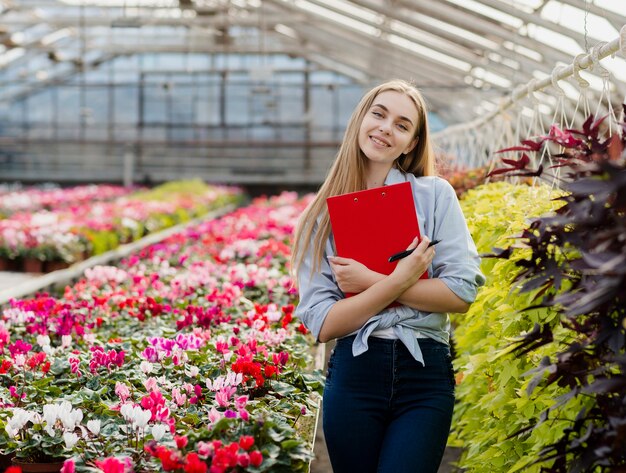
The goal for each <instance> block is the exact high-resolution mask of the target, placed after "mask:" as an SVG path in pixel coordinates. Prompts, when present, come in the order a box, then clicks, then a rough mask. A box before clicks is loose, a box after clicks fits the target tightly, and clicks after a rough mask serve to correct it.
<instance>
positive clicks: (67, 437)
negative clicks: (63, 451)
mask: <svg viewBox="0 0 626 473" xmlns="http://www.w3.org/2000/svg"><path fill="white" fill-rule="evenodd" d="M79 439H80V437H78V435H76V434H75V433H74V432H64V433H63V440H64V441H65V447H66V448H67V449H68V450H71V449H72V448H74V445H76V444H77V443H78V440H79Z"/></svg>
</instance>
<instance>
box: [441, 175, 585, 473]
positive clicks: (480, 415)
mask: <svg viewBox="0 0 626 473" xmlns="http://www.w3.org/2000/svg"><path fill="white" fill-rule="evenodd" d="M558 195H559V194H558V191H552V190H551V189H550V188H549V187H547V186H538V187H531V186H526V185H515V184H511V183H506V182H498V183H491V184H487V185H483V186H480V187H478V188H476V189H472V190H470V191H468V193H467V195H466V196H465V198H464V199H463V201H462V206H463V210H464V213H465V216H466V218H467V221H468V225H469V228H470V232H471V233H472V235H473V238H474V241H475V242H476V246H477V248H478V252H479V253H481V254H487V253H491V252H492V251H493V249H494V248H503V247H508V246H510V245H511V244H512V243H514V240H512V237H513V236H515V235H519V234H520V233H521V232H522V230H523V229H525V228H526V227H527V223H528V219H529V218H531V217H535V216H538V215H542V214H546V213H549V212H552V211H554V210H556V209H557V208H558V207H560V206H561V205H563V203H562V201H555V200H553V199H555V198H556V197H558ZM528 254H529V251H528V250H526V249H523V248H522V249H520V250H518V251H516V252H515V253H514V255H513V256H512V257H511V258H510V259H507V260H505V259H493V258H484V259H483V260H482V266H481V267H482V271H483V272H484V274H485V276H486V277H487V282H486V284H485V286H484V287H483V288H482V289H481V290H480V292H479V294H478V297H477V300H476V302H474V304H473V305H472V306H471V308H470V310H469V311H468V312H467V313H466V314H463V315H455V316H453V323H454V326H455V331H454V336H455V342H456V350H457V358H456V360H455V368H456V370H457V382H458V385H457V399H458V405H457V408H456V410H455V419H454V425H453V434H452V437H451V443H452V444H456V445H458V446H461V447H463V455H462V458H461V460H460V465H461V466H462V467H463V468H465V469H466V470H467V471H468V472H481V473H482V472H485V471H490V472H507V473H513V472H515V471H525V472H533V471H537V472H538V471H540V468H541V465H538V464H533V462H534V461H535V460H536V458H537V454H538V453H539V452H540V451H541V450H542V449H543V448H545V447H546V446H548V445H550V444H551V443H553V442H554V440H555V439H556V438H558V437H559V436H560V435H561V434H562V432H563V430H564V429H565V428H567V427H569V426H570V425H571V422H572V421H573V420H574V418H575V416H576V414H577V413H578V412H579V410H580V408H581V403H582V402H583V401H582V400H580V399H577V400H569V401H567V402H564V403H563V405H562V406H561V407H560V408H558V409H557V411H558V416H555V418H554V419H552V420H550V421H549V422H545V423H543V424H542V425H540V426H539V427H538V428H536V429H535V430H530V429H529V426H530V425H531V423H532V422H536V421H535V419H536V418H538V417H539V416H540V413H541V412H544V411H545V410H546V409H548V408H549V407H554V406H556V405H557V404H558V403H559V399H558V398H559V396H560V395H562V394H564V393H565V392H566V391H565V390H564V389H563V388H561V387H559V386H558V385H556V384H555V385H551V386H549V387H547V388H545V389H542V390H535V391H533V392H532V395H529V394H527V388H528V385H529V383H530V382H531V381H532V379H533V376H532V371H533V370H536V369H537V368H538V367H539V366H540V363H541V360H542V358H543V357H544V356H545V355H546V354H548V353H550V352H551V351H552V352H553V351H554V347H553V345H554V344H559V343H561V342H562V341H563V338H564V337H565V336H566V332H565V330H564V329H563V328H562V326H561V324H560V323H559V315H558V312H557V311H555V310H554V309H553V308H545V307H541V308H535V309H530V310H525V309H527V308H528V307H531V306H534V305H536V301H535V300H534V299H535V297H536V296H537V292H538V290H533V291H530V292H524V293H520V292H519V289H520V287H519V285H518V284H517V283H515V282H514V278H515V276H516V274H517V273H518V271H519V270H518V268H517V267H516V265H515V263H516V261H518V260H521V259H523V258H524V257H527V256H528ZM536 324H541V325H547V326H550V327H552V335H551V336H552V337H553V341H552V342H551V343H548V344H547V345H545V346H543V347H541V348H540V349H538V350H535V351H532V352H530V351H528V350H524V351H522V352H517V353H516V354H512V353H511V351H512V348H513V347H514V346H515V342H516V341H518V340H519V339H520V337H521V336H523V335H524V334H526V333H529V332H532V331H533V329H534V328H535V326H536ZM538 336H539V337H541V334H539V335H538Z"/></svg>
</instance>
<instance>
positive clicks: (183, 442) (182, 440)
mask: <svg viewBox="0 0 626 473" xmlns="http://www.w3.org/2000/svg"><path fill="white" fill-rule="evenodd" d="M174 441H175V442H176V447H177V448H178V449H179V450H182V449H183V448H185V447H186V446H187V443H188V442H189V440H188V439H187V437H185V436H184V435H181V436H178V435H177V436H176V437H174Z"/></svg>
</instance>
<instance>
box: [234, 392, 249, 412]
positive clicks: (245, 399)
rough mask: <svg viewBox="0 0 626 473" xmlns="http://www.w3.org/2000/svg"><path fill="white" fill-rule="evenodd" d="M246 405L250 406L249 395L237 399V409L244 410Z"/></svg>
mask: <svg viewBox="0 0 626 473" xmlns="http://www.w3.org/2000/svg"><path fill="white" fill-rule="evenodd" d="M246 404H248V396H247V395H244V396H239V397H237V398H235V407H236V408H237V409H244V408H245V407H246Z"/></svg>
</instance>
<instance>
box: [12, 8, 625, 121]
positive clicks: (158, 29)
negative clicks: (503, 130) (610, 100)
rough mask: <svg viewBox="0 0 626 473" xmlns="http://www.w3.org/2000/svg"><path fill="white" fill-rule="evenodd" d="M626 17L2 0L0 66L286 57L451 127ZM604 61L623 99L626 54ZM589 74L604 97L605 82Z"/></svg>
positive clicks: (41, 69)
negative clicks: (410, 96) (396, 85)
mask: <svg viewBox="0 0 626 473" xmlns="http://www.w3.org/2000/svg"><path fill="white" fill-rule="evenodd" d="M620 4H622V8H620ZM624 24H626V15H625V14H624V9H623V1H621V0H587V1H585V0H558V1H557V0H436V1H434V0H351V1H348V0H230V1H227V0H21V1H19V0H0V72H1V71H2V70H3V69H9V68H14V67H17V68H21V69H22V70H25V71H26V72H24V73H25V74H31V73H32V74H35V75H36V76H37V77H38V78H40V79H41V80H42V81H43V80H46V79H47V78H49V77H50V76H51V71H53V69H54V68H55V67H59V68H61V67H63V69H62V70H63V71H64V72H63V74H64V75H63V77H68V76H71V75H72V73H78V72H80V71H82V70H84V69H85V68H95V67H98V66H99V65H101V64H103V63H105V62H106V61H109V60H110V59H112V58H115V57H118V56H123V55H132V54H135V53H174V54H184V53H227V54H263V55H265V54H287V55H289V56H290V57H301V58H304V59H306V60H307V61H308V62H309V63H310V64H311V65H312V67H314V68H317V69H323V70H332V71H335V72H338V73H340V74H342V75H345V76H347V77H349V78H351V80H353V81H355V82H357V83H360V84H364V85H369V84H372V83H376V82H379V81H381V80H384V79H388V78H392V77H401V78H405V79H411V80H413V81H415V82H416V83H417V84H418V85H419V86H420V87H422V88H423V89H424V90H425V94H426V96H427V98H428V100H429V102H430V103H431V105H432V108H433V109H434V110H435V111H436V112H438V113H439V115H440V116H442V117H443V118H444V119H445V120H446V121H447V122H448V123H455V122H463V121H467V120H470V119H472V118H474V117H476V116H480V115H481V114H483V113H485V112H488V111H490V110H492V109H493V108H494V107H497V106H498V103H499V102H500V101H501V100H502V97H503V96H504V95H506V94H508V93H510V91H511V90H512V89H514V88H515V87H516V86H517V85H519V84H525V83H527V82H528V81H530V80H531V79H542V78H545V77H547V76H549V75H550V74H551V73H552V71H553V69H554V68H555V66H557V65H569V64H571V63H572V61H573V59H574V57H575V56H577V55H579V54H582V53H585V52H589V51H590V50H591V48H592V47H593V46H595V45H596V44H597V43H599V42H603V41H605V42H608V41H611V40H613V39H615V38H616V37H617V36H618V35H619V32H620V29H621V27H622V26H623V25H624ZM602 64H603V65H604V66H605V67H606V68H607V69H608V70H609V71H610V72H611V73H612V74H613V76H614V78H615V79H617V80H614V81H613V82H614V84H615V87H616V91H617V92H618V95H620V97H624V95H625V94H626V87H625V86H624V83H626V61H625V60H624V58H621V57H615V58H613V59H611V60H606V61H603V63H602ZM253 72H254V73H255V74H257V75H258V76H260V77H261V76H263V75H264V74H271V71H261V70H257V71H251V74H252V73H253ZM582 75H583V77H584V78H585V79H587V80H589V82H590V84H591V85H590V88H591V91H593V92H594V93H595V94H597V95H600V93H601V91H602V87H603V84H602V80H600V78H599V77H598V76H594V75H592V74H587V73H584V72H583V74H582ZM564 91H565V93H566V94H567V95H568V97H569V98H570V100H572V101H574V102H575V101H576V99H577V91H576V90H575V88H574V87H567V86H566V87H564ZM9 99H10V97H5V98H4V99H3V100H9Z"/></svg>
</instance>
